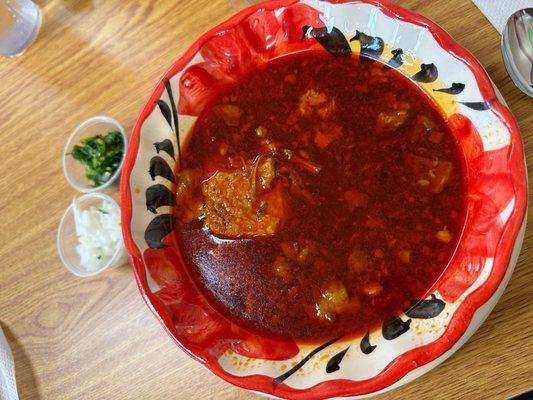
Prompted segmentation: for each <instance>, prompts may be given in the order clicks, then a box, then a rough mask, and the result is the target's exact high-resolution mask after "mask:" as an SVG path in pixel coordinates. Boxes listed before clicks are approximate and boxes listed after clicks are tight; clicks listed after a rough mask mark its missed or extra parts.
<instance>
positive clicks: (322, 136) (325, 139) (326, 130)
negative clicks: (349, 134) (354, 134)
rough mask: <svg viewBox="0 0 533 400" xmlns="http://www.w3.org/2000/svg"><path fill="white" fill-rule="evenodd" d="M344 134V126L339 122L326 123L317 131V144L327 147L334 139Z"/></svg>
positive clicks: (322, 147)
mask: <svg viewBox="0 0 533 400" xmlns="http://www.w3.org/2000/svg"><path fill="white" fill-rule="evenodd" d="M341 136H342V128H341V127H340V126H339V125H337V124H332V125H330V126H327V125H324V126H323V127H322V128H321V129H318V130H317V131H316V132H315V144H316V145H317V146H318V147H320V148H321V149H325V148H326V147H328V145H329V144H330V143H331V142H333V141H334V140H337V139H339V138H340V137H341Z"/></svg>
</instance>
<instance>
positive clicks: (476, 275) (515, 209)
mask: <svg viewBox="0 0 533 400" xmlns="http://www.w3.org/2000/svg"><path fill="white" fill-rule="evenodd" d="M304 26H306V27H311V28H312V29H310V28H305V29H304V28H303V27H304ZM302 29H304V30H305V32H307V35H306V36H305V38H304V40H302ZM357 32H359V33H364V34H365V35H367V37H369V38H370V40H373V42H374V43H375V44H377V45H378V47H379V48H378V51H377V52H376V51H374V52H373V53H372V54H370V55H371V56H373V57H375V58H379V59H380V60H381V61H383V62H385V63H389V65H391V66H393V67H394V68H397V69H398V70H399V71H401V72H402V73H403V74H405V75H406V76H408V77H416V78H415V80H416V81H417V84H418V85H419V86H420V88H421V89H422V90H425V91H426V92H427V93H428V94H429V95H430V96H431V97H432V98H433V99H434V100H435V102H436V103H437V104H438V105H439V106H440V108H441V109H442V112H443V114H444V115H445V116H446V118H447V120H448V123H449V125H450V127H451V128H452V131H453V134H454V135H455V136H456V139H457V141H458V143H459V144H460V147H461V149H462V152H463V154H464V158H465V160H466V175H467V196H466V206H467V207H466V208H467V215H466V223H465V228H464V230H463V233H462V236H461V239H460V242H459V245H458V247H457V250H456V252H455V254H454V256H453V258H452V259H451V261H450V263H449V265H448V266H447V268H446V270H445V272H444V274H443V275H442V276H441V277H440V278H439V280H438V281H437V282H436V284H435V285H434V287H433V288H432V290H431V294H430V296H428V297H427V298H426V299H423V300H422V301H421V302H419V303H418V304H417V306H416V310H415V311H413V310H406V311H405V313H403V314H402V315H399V316H398V318H397V319H396V320H394V321H393V322H392V325H391V324H386V325H384V326H383V327H382V329H378V330H376V331H373V332H369V333H368V334H366V335H365V336H364V337H359V338H351V339H346V340H332V341H329V342H327V343H323V344H321V345H320V346H311V345H306V344H303V343H297V342H295V341H292V340H278V339H272V338H268V337H264V336H261V335H258V334H254V333H252V332H249V331H247V330H246V329H244V328H242V327H239V326H237V325H235V324H234V323H232V322H231V321H228V320H227V319H226V318H225V317H224V316H223V315H220V314H219V313H218V312H217V311H215V310H214V309H213V308H212V307H211V305H210V304H209V303H208V302H207V300H206V299H205V297H204V296H203V295H202V293H201V292H199V291H198V290H197V288H196V286H195V285H194V283H193V282H192V281H191V279H190V278H189V276H188V274H187V271H186V270H185V268H184V265H183V263H182V262H181V257H180V254H179V249H178V248H177V246H175V245H174V241H173V235H172V229H173V217H172V207H173V201H172V199H173V191H174V168H175V165H176V158H177V156H178V151H177V150H178V143H182V142H183V141H184V140H185V138H186V137H187V136H188V135H189V134H190V132H191V127H192V126H193V124H194V121H195V120H196V118H197V116H198V115H199V114H200V112H201V111H202V109H203V107H205V105H206V104H207V103H208V102H209V101H210V99H212V98H213V96H216V94H217V92H218V88H220V87H222V86H223V85H225V84H227V83H229V82H235V81H238V80H239V79H240V77H241V76H242V75H243V74H245V73H246V72H248V71H250V70H251V69H253V68H255V67H257V66H258V65H261V64H263V63H265V62H268V60H270V59H273V58H276V57H280V56H283V55H287V54H290V53H294V52H301V51H306V50H312V51H317V50H318V51H325V52H326V51H329V52H330V53H334V52H335V51H337V50H338V49H341V50H342V51H345V52H351V53H352V55H353V56H354V57H357V56H359V55H360V54H361V53H363V54H365V53H366V54H367V55H368V54H369V53H368V48H367V47H366V45H365V43H361V40H360V39H357V38H358V37H359V38H360V37H361V35H360V34H359V35H357ZM319 35H322V36H321V37H319ZM316 38H319V39H320V40H316ZM324 38H325V39H324ZM353 38H355V40H353V41H349V39H353ZM379 39H382V40H379ZM335 49H337V50H335ZM399 49H401V51H399ZM526 200H527V184H526V173H525V164H524V154H523V148H522V142H521V138H520V133H519V131H518V127H517V125H516V122H515V120H514V118H513V117H512V115H511V113H510V112H509V110H508V109H507V107H506V106H505V105H504V104H503V101H502V100H501V98H500V97H499V94H498V92H497V91H496V90H495V88H494V86H493V85H492V83H491V81H490V79H489V77H488V76H487V74H486V72H485V70H484V69H483V67H481V65H480V64H479V63H478V62H477V61H476V60H475V59H474V57H473V56H472V55H471V54H470V53H468V52H467V51H466V50H465V49H463V48H462V47H461V46H459V45H458V44H457V43H456V42H455V41H454V40H453V39H451V38H450V37H449V36H448V34H447V33H446V32H444V31H443V30H442V29H441V28H440V27H439V26H437V25H436V24H434V23H433V22H431V21H429V20H427V19H425V18H423V17H421V16H419V15H417V14H415V13H413V12H411V11H407V10H404V9H402V8H400V7H398V6H396V5H394V4H392V3H390V2H388V1H377V0H361V1H332V2H330V3H329V2H319V1H314V0H306V1H299V0H279V1H270V2H267V3H263V4H260V5H257V6H254V7H251V8H248V9H246V10H244V11H242V12H240V13H238V14H237V15H235V16H234V17H232V18H230V19H229V20H227V21H226V22H224V23H223V24H221V25H219V26H217V27H215V28H214V29H212V30H210V31H209V32H207V33H206V34H204V35H203V36H201V37H200V38H199V39H198V40H197V41H196V42H195V43H194V44H193V45H192V46H191V47H190V48H189V49H188V50H187V52H186V53H185V54H184V55H183V56H182V57H180V58H179V59H178V60H177V61H176V62H175V63H174V64H173V65H172V67H171V68H170V69H169V71H168V72H167V73H166V74H165V75H164V77H163V78H162V79H161V81H160V82H159V83H158V84H157V85H156V87H155V89H154V91H153V92H152V95H151V96H150V98H149V100H148V102H147V103H146V105H145V106H144V108H143V109H142V111H141V113H140V115H139V117H138V119H137V121H136V123H135V127H134V129H133V132H132V135H131V145H130V147H129V148H128V153H127V156H126V161H125V164H124V169H123V173H122V182H121V203H122V227H123V233H124V240H125V244H126V248H127V250H128V252H129V254H130V256H131V258H132V261H133V265H134V271H135V276H136V279H137V283H138V285H139V288H140V291H141V294H142V296H143V297H144V299H145V300H146V303H147V304H148V306H149V307H150V309H151V310H152V311H153V312H154V314H155V315H156V317H157V318H158V319H159V320H160V321H161V323H162V324H163V326H164V328H165V329H166V330H167V332H168V334H169V335H170V336H171V337H172V338H173V339H174V341H175V342H176V343H177V344H178V345H179V346H180V347H181V348H182V349H183V350H184V351H186V352H187V353H188V354H189V355H191V356H192V357H193V358H195V359H196V360H197V361H199V362H201V363H202V364H203V365H205V366H206V367H207V368H209V369H210V370H211V371H212V372H213V373H215V374H217V375H218V376H220V377H221V378H223V379H225V380H226V381H228V382H230V383H232V384H235V385H238V386H241V387H243V388H246V389H249V390H254V391H259V392H263V393H267V394H270V395H272V396H275V397H281V398H292V399H306V400H308V399H322V398H328V397H335V396H343V397H350V396H351V397H365V396H367V395H371V394H375V393H378V392H381V391H385V390H389V389H391V388H394V387H396V386H399V385H401V384H403V383H406V382H408V381H410V380H412V379H414V378H416V377H417V376H420V375H421V374H423V373H424V372H426V371H428V370H429V369H431V368H433V367H435V366H436V365H437V364H439V363H440V362H442V361H444V360H445V359H446V358H447V357H449V356H450V355H451V354H452V353H453V352H454V351H456V350H457V349H458V348H459V347H460V346H461V345H462V344H463V343H464V342H465V341H466V340H467V339H468V338H469V337H470V336H471V335H472V334H473V333H474V331H475V330H476V329H477V328H478V327H479V326H480V324H481V323H482V322H483V321H484V319H485V318H486V317H487V316H488V314H489V313H490V311H491V310H492V308H493V307H494V305H495V303H496V301H497V300H498V298H499V297H500V295H501V293H502V291H503V290H504V288H505V285H506V283H507V281H508V280H509V277H510V275H511V273H512V270H513V267H514V264H515V263H516V259H517V257H518V253H519V250H520V246H521V242H522V237H523V232H524V229H525V219H524V217H525V211H526Z"/></svg>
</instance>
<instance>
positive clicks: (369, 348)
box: [359, 332, 377, 354]
mask: <svg viewBox="0 0 533 400" xmlns="http://www.w3.org/2000/svg"><path fill="white" fill-rule="evenodd" d="M376 347H377V346H373V345H371V344H370V332H367V333H366V335H365V336H364V337H363V339H361V343H360V344H359V348H360V349H361V351H362V352H363V354H370V353H372V352H373V351H374V350H375V349H376Z"/></svg>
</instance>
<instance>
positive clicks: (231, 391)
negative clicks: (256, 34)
mask: <svg viewBox="0 0 533 400" xmlns="http://www.w3.org/2000/svg"><path fill="white" fill-rule="evenodd" d="M40 3H41V6H42V10H43V14H44V24H43V27H42V30H41V32H40V34H39V37H38V40H37V41H36V42H35V43H34V44H33V45H32V47H31V48H30V49H29V51H28V52H27V53H26V54H24V55H23V56H22V57H20V58H15V59H1V60H0V110H1V111H0V162H1V167H2V169H1V174H0V210H1V215H0V260H1V267H0V324H1V325H2V327H3V329H4V331H5V332H6V335H7V338H8V340H9V341H10V343H11V346H12V349H13V352H14V357H15V362H16V372H17V380H18V387H19V392H20V397H21V399H53V400H56V399H110V398H113V399H189V400H194V399H241V400H242V399H254V398H258V397H257V396H256V395H253V394H249V393H246V392H245V391H243V390H240V389H237V388H234V387H231V386H230V385H228V384H226V383H224V382H223V381H221V380H219V379H218V378H216V377H214V376H213V375H212V374H211V373H209V372H208V371H207V370H205V369H203V368H202V367H201V366H200V365H198V364H197V363H195V362H193V361H192V360H191V359H189V358H188V357H187V356H186V355H185V354H184V353H182V352H181V351H180V350H179V349H178V347H177V346H176V345H174V344H173V342H172V341H171V340H170V339H169V337H168V336H167V335H166V333H165V332H164V331H163V329H162V328H161V327H160V326H159V323H158V322H157V321H156V320H155V318H154V317H153V316H152V315H151V314H150V312H149V311H148V309H147V307H146V306H145V305H144V303H143V301H142V299H141V297H140V296H139V293H138V290H137V287H136V285H135V283H134V280H133V276H132V273H131V270H130V268H128V267H122V268H119V269H116V270H113V271H109V272H107V273H105V274H102V275H101V276H98V277H95V278H85V279H81V278H76V277H74V276H72V275H70V274H69V273H68V272H66V271H65V270H64V269H63V267H62V265H61V262H60V260H59V258H58V255H57V253H56V247H55V237H56V229H57V225H58V222H59V218H60V216H61V214H62V213H63V211H64V209H65V208H66V207H67V205H68V204H69V202H70V200H71V198H72V196H74V195H75V194H76V193H75V192H74V190H73V189H72V188H70V187H69V186H68V185H67V182H66V181H65V179H64V178H63V175H62V171H61V155H62V154H61V153H62V150H63V144H64V141H65V138H66V137H67V135H68V134H69V132H70V131H71V130H72V129H73V128H74V127H75V126H76V125H77V124H78V123H79V122H80V121H82V120H83V119H85V118H87V117H90V116H92V115H95V114H107V115H110V116H112V117H115V118H117V119H118V120H120V121H121V122H122V123H123V124H124V125H125V127H126V129H127V130H130V129H131V128H132V124H133V122H134V119H135V117H136V115H137V113H138V111H139V110H140V108H141V106H142V105H143V103H144V102H145V101H146V99H147V97H148V94H149V93H150V91H151V88H152V86H153V85H154V83H155V82H156V81H157V79H158V78H159V77H160V76H161V75H162V74H163V72H164V71H165V70H166V69H167V68H168V66H169V65H170V63H171V61H172V60H174V59H175V58H176V57H177V56H178V55H180V54H181V53H182V52H183V51H184V50H185V49H186V48H187V47H188V46H189V45H190V44H191V43H192V41H193V40H194V39H195V38H196V37H197V36H198V35H199V34H200V33H202V32H204V31H206V30H207V29H208V28H210V27H212V26H213V25H214V24H216V23H219V22H221V21H223V20H224V19H225V18H226V17H228V15H229V14H230V13H231V12H232V9H231V5H230V2H229V0H172V1H170V0H164V1H163V0H158V1H150V0H145V1H141V0H135V1H133V0H132V1H121V0H94V1H91V0H63V1H62V0H49V1H44V0H42V1H40ZM401 4H402V5H404V6H406V7H408V8H411V9H412V10H415V11H418V12H420V13H421V14H423V15H425V16H427V17H429V18H432V19H433V20H434V21H436V22H437V23H439V24H441V25H442V26H443V27H444V28H445V29H446V30H448V31H449V32H450V33H451V34H452V36H454V37H455V39H456V40H457V41H459V43H461V44H462V45H463V46H465V47H466V48H467V49H469V50H470V51H471V52H472V53H474V55H475V56H476V57H477V58H478V59H479V60H480V61H481V63H482V64H483V65H484V66H485V67H486V69H487V71H488V73H489V74H490V76H491V77H492V79H493V80H494V82H495V83H496V85H497V86H498V88H499V89H500V90H501V92H502V93H503V95H504V97H505V98H506V99H507V102H508V103H509V106H510V107H511V109H512V111H513V112H514V114H515V115H516V117H517V119H518V122H519V124H520V126H521V128H522V134H523V137H524V142H525V147H526V156H527V160H528V163H529V164H530V165H532V164H533V107H532V105H533V102H532V100H531V99H528V98H527V97H526V96H525V95H523V94H522V93H521V92H520V91H518V89H516V88H515V87H514V85H513V84H512V82H511V80H510V79H509V77H508V75H507V74H506V72H505V70H504V67H503V64H502V60H501V56H500V51H499V40H500V37H499V36H498V34H497V32H496V30H495V29H494V28H493V27H492V26H491V25H490V24H489V23H488V21H487V20H486V19H485V18H484V17H483V16H482V14H481V13H480V12H479V11H478V10H477V9H476V8H475V7H474V6H473V4H472V3H471V2H470V1H467V0H448V1H436V0H433V1H428V0H403V1H402V2H401ZM115 194H116V193H115ZM528 221H529V224H531V222H532V221H531V218H528ZM531 262H533V234H532V230H531V229H530V230H528V232H527V234H526V239H525V242H524V246H523V249H522V254H521V256H520V260H519V262H518V265H517V267H516V270H515V273H514V275H513V277H512V279H511V281H510V283H509V286H508V287H507V289H506V291H505V293H504V295H503V297H502V298H501V300H500V302H499V303H498V305H497V307H496V309H495V310H494V312H493V313H492V314H491V315H490V317H489V318H488V320H487V321H486V322H485V323H484V324H483V326H482V327H481V328H480V329H479V331H478V332H477V333H476V334H475V335H474V336H473V337H472V339H470V341H469V342H468V343H467V344H466V345H465V346H464V347H463V348H462V349H461V350H460V351H459V352H457V353H456V354H455V355H454V356H453V357H452V358H451V359H449V360H448V361H446V362H445V363H444V364H442V365H441V366H439V367H438V368H436V369H434V370H433V371H432V372H430V373H428V374H427V375H425V376H424V377H423V378H420V379H418V380H416V381H415V382H414V383H411V384H409V385H407V386H404V387H402V388H401V389H399V390H396V391H393V392H390V393H388V394H385V395H382V396H381V397H379V398H380V399H383V400H385V399H414V398H416V399H419V400H423V399H505V398H508V397H510V396H512V395H515V394H517V393H520V392H522V391H524V390H526V389H528V388H531V387H533V370H532V366H533V351H532V342H533V337H532V332H533V307H531V299H533V285H532V283H533V282H532V278H533V273H532V269H531V268H530V265H531V264H530V263H531Z"/></svg>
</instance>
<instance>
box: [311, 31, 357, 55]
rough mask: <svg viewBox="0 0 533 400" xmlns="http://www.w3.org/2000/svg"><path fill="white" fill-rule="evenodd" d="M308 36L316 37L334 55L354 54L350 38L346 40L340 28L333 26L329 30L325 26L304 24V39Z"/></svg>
mask: <svg viewBox="0 0 533 400" xmlns="http://www.w3.org/2000/svg"><path fill="white" fill-rule="evenodd" d="M306 37H313V38H315V39H316V40H317V42H318V43H320V44H321V45H322V47H324V48H325V49H326V50H327V51H328V52H330V53H331V54H333V55H334V56H351V55H352V49H351V47H350V43H348V40H346V37H345V36H344V34H343V33H342V32H341V31H340V30H339V29H338V28H335V27H333V28H332V29H331V30H330V31H329V30H328V28H327V27H325V26H323V27H321V28H313V27H312V26H309V25H304V26H303V27H302V41H303V40H304V39H305V38H306Z"/></svg>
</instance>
